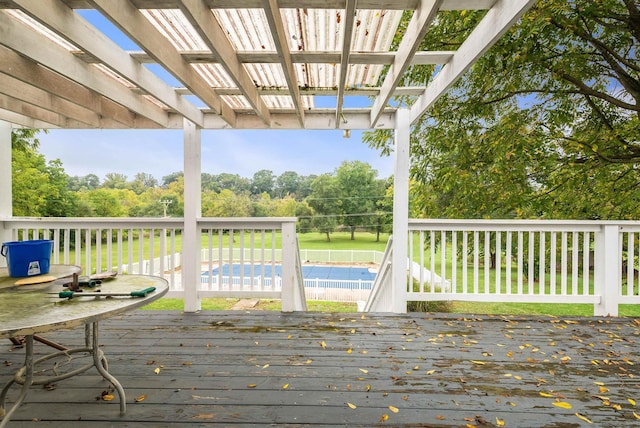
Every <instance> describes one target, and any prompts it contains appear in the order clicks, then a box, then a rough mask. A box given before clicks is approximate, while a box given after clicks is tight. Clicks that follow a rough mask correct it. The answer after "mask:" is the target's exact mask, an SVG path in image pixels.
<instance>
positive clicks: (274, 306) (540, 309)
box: [71, 232, 640, 317]
mask: <svg viewBox="0 0 640 428" xmlns="http://www.w3.org/2000/svg"><path fill="white" fill-rule="evenodd" d="M274 236H275V240H276V248H279V247H280V244H281V243H280V234H279V233H276V234H275V235H274ZM388 237H389V235H388V234H382V235H381V237H380V241H376V234H375V233H369V232H358V233H356V235H355V240H353V241H352V240H351V234H350V233H349V232H335V233H332V234H331V241H330V242H328V241H327V238H326V235H325V234H321V233H315V232H312V233H304V234H302V233H301V234H298V241H299V245H300V248H301V249H319V250H323V249H326V250H328V249H331V250H376V251H380V252H384V250H385V247H386V243H387V240H388ZM212 238H213V242H214V247H217V245H218V244H217V239H218V237H217V234H214V235H213V237H212ZM175 239H176V241H175V246H176V251H180V248H181V246H182V237H181V236H180V235H176V238H175ZM238 239H239V235H238V234H236V235H235V236H234V240H235V242H234V243H233V246H235V247H236V248H237V247H238V243H237V240H238ZM254 239H258V235H257V234H256V236H255V237H254ZM244 240H245V243H246V245H249V243H250V240H251V235H250V234H249V233H245V234H244ZM271 241H272V235H271V233H267V234H265V243H264V245H265V248H271ZM138 242H139V241H138V240H137V239H136V240H134V245H133V256H134V260H135V259H137V257H138V254H139V249H138ZM144 245H145V247H144V248H143V254H144V255H145V256H148V254H150V252H149V245H150V243H149V240H148V239H145V240H144ZM202 245H203V246H204V247H206V246H208V237H207V236H203V237H202ZM222 245H223V247H224V248H228V247H229V237H228V235H224V236H223V243H222ZM154 248H155V250H154V253H155V255H156V256H157V255H158V254H159V249H160V238H159V237H158V236H156V238H155V239H154ZM123 253H124V254H123V260H125V261H126V260H127V258H128V248H127V245H126V243H125V244H124V245H123ZM417 254H418V251H417V247H416V246H415V243H414V259H415V260H416V261H417V260H419V257H418V255H417ZM450 254H451V253H450V251H449V252H448V255H449V257H450ZM429 257H430V255H429V254H426V255H425V266H426V267H427V268H430V261H429ZM449 257H445V263H446V272H447V276H449V277H450V275H451V269H452V267H451V266H452V264H451V260H450V258H449ZM458 257H460V255H458ZM71 259H72V260H74V256H72V258H71ZM112 260H117V246H116V245H113V246H112ZM82 261H84V253H83V254H82ZM460 261H461V260H460V258H459V259H458V268H457V278H458V280H459V282H460V283H461V278H462V267H461V263H460ZM434 262H435V263H434V265H435V273H436V274H440V272H441V268H440V263H441V257H440V253H439V251H438V252H436V254H435V259H434ZM102 263H103V264H102V266H103V268H104V267H105V266H107V246H106V243H104V240H103V244H102ZM468 275H469V283H471V281H472V277H471V275H472V274H471V273H468ZM495 275H496V272H495V270H491V271H490V272H489V276H490V283H495V282H494V281H495ZM511 277H512V283H513V282H514V281H515V278H516V277H517V271H516V270H515V269H513V270H512V274H511ZM556 277H557V282H556V283H557V284H558V287H559V284H560V283H561V277H560V276H559V275H557V276H556ZM501 278H502V280H501V284H502V291H503V293H504V292H505V290H506V288H505V287H506V278H505V272H504V271H503V272H502V273H501ZM479 280H480V287H481V288H480V289H481V290H483V288H482V287H483V281H484V273H483V272H480V279H479ZM569 282H570V280H569ZM534 286H535V287H537V285H534ZM589 286H590V288H591V287H593V284H592V283H590V284H589ZM461 287H462V286H461V285H459V286H458V291H459V292H462V291H463V290H462V288H461ZM524 287H525V292H527V281H526V279H525V284H524ZM494 288H495V287H493V286H492V287H491V292H493V290H494ZM545 289H546V293H549V290H550V277H549V276H548V275H547V277H546V278H545ZM512 290H513V291H514V292H515V289H512ZM557 292H559V289H558V291H557ZM235 303H236V300H235V299H203V302H202V308H203V309H207V310H228V309H231V307H232V306H233V305H234V304H235ZM308 306H309V310H312V311H322V312H354V311H356V305H355V304H351V303H334V302H315V301H310V302H308ZM182 307H183V305H182V300H180V299H162V300H161V301H159V302H156V303H154V304H152V305H149V306H148V309H171V310H181V309H182ZM430 307H431V308H436V309H435V310H438V311H449V312H455V313H469V314H513V315H555V316H592V315H593V306H592V305H588V304H535V303H475V302H451V303H447V304H437V305H433V304H430ZM256 309H262V310H280V302H279V301H274V300H268V299H267V300H263V301H261V302H260V304H259V306H258V307H257V308H256ZM427 310H434V309H429V307H428V308H427ZM620 315H621V316H633V317H639V316H640V305H622V306H621V307H620Z"/></svg>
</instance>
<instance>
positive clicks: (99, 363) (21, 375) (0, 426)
mask: <svg viewBox="0 0 640 428" xmlns="http://www.w3.org/2000/svg"><path fill="white" fill-rule="evenodd" d="M98 336H99V330H98V322H97V321H96V322H93V323H91V324H86V325H85V347H84V348H76V349H69V350H66V351H59V352H56V353H53V354H49V355H47V356H44V357H42V358H39V359H38V360H37V361H34V358H33V345H34V335H28V336H25V358H24V366H23V367H22V368H21V369H20V370H18V372H17V373H16V375H15V376H14V377H13V378H12V379H11V380H10V381H9V382H7V384H6V385H5V386H4V388H3V389H2V392H0V417H1V418H2V421H0V428H4V427H5V426H6V425H7V424H8V423H9V420H10V419H11V416H12V415H13V413H14V412H15V411H16V410H17V409H18V407H20V405H21V404H22V402H23V401H24V399H25V398H26V396H27V392H28V391H29V388H30V387H31V386H32V385H44V384H47V383H50V382H55V381H57V380H62V379H66V378H69V377H72V376H75V375H77V374H80V373H82V372H85V371H87V370H88V369H90V368H91V367H95V368H96V370H98V372H99V373H100V374H101V375H102V377H103V378H104V379H105V380H107V381H108V382H109V383H111V385H113V388H114V389H115V390H116V391H117V392H118V396H119V398H120V414H121V415H124V414H125V412H126V411H127V401H126V396H125V393H124V388H123V387H122V385H121V384H120V382H119V381H118V379H116V378H115V377H114V376H113V375H112V374H111V373H109V371H108V370H109V365H108V363H107V358H106V357H105V356H104V353H103V352H102V350H101V349H100V347H99V343H98ZM80 352H84V353H90V354H91V357H92V360H93V361H92V363H91V364H87V365H85V366H84V367H80V368H77V369H75V370H72V371H70V372H68V373H65V374H61V375H58V376H53V377H37V378H34V375H33V371H34V367H35V366H36V365H37V364H40V363H43V362H45V361H47V360H50V359H53V358H58V357H60V356H69V355H71V354H75V353H80ZM14 383H18V384H20V385H22V390H21V391H20V395H19V396H18V398H17V400H16V401H15V403H14V404H13V407H11V409H10V410H9V411H8V412H5V401H6V397H7V393H8V392H9V389H11V386H12V385H13V384H14Z"/></svg>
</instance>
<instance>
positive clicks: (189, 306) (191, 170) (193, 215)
mask: <svg viewBox="0 0 640 428" xmlns="http://www.w3.org/2000/svg"><path fill="white" fill-rule="evenodd" d="M200 140H201V131H200V128H198V127H197V126H196V125H195V124H194V123H193V122H191V121H189V120H187V119H184V228H183V230H182V285H183V287H184V311H185V312H197V311H199V310H200V307H201V306H200V296H198V288H199V287H200V234H199V233H198V219H199V218H200V216H201V215H202V209H201V199H202V197H201V193H202V192H201V190H200V189H201V180H202V179H201V174H200V172H201V170H202V145H201V141H200Z"/></svg>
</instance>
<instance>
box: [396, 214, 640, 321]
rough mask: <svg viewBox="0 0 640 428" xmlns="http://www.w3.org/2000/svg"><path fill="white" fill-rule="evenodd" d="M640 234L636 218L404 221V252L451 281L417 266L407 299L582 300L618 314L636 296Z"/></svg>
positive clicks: (636, 300)
mask: <svg viewBox="0 0 640 428" xmlns="http://www.w3.org/2000/svg"><path fill="white" fill-rule="evenodd" d="M639 235H640V223H638V222H590V221H483V220H410V222H409V259H411V260H413V261H414V262H417V263H418V265H419V266H423V267H424V268H426V271H429V272H432V273H435V274H436V275H438V276H439V277H440V278H441V280H442V281H446V282H447V283H448V284H449V287H437V286H436V283H435V281H428V278H426V277H425V276H424V275H422V274H420V273H419V274H418V275H417V280H414V281H411V282H410V283H409V284H408V286H407V301H429V300H431V301H434V300H465V301H476V302H526V303H588V304H593V305H594V313H595V314H596V315H617V313H618V305H619V304H624V303H629V304H637V303H640V296H638V287H640V283H639V282H638V279H637V271H638V244H637V242H638V237H639ZM623 262H624V266H625V269H623ZM410 266H413V265H412V264H411V265H410ZM412 270H413V267H410V268H409V277H416V275H415V274H414V273H413V272H412ZM623 271H624V272H623ZM421 272H422V271H421ZM623 275H624V281H623ZM627 278H630V281H627ZM627 282H628V283H627Z"/></svg>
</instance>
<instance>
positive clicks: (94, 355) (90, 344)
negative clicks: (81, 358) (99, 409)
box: [0, 265, 169, 428]
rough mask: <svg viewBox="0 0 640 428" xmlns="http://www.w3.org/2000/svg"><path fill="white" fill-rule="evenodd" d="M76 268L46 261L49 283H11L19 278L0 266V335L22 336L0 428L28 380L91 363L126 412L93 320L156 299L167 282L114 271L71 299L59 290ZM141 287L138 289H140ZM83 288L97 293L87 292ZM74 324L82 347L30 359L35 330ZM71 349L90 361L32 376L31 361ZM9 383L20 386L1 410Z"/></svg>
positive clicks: (40, 380) (46, 379) (40, 381)
mask: <svg viewBox="0 0 640 428" xmlns="http://www.w3.org/2000/svg"><path fill="white" fill-rule="evenodd" d="M78 272H80V268H79V267H77V266H71V265H52V266H51V269H50V271H49V273H48V276H49V278H47V279H49V282H46V283H41V284H30V285H16V284H15V283H16V280H19V279H18V278H11V277H9V273H8V271H7V269H6V268H0V338H9V339H11V338H13V339H15V338H17V337H24V343H25V351H26V352H25V361H24V365H23V367H21V368H20V369H19V370H18V371H17V372H16V373H15V375H14V377H13V378H12V379H11V380H9V382H7V384H6V385H5V387H4V388H3V390H2V392H1V393H0V416H2V415H4V417H3V418H2V422H0V428H3V427H4V426H5V425H6V424H7V423H8V422H9V420H10V419H11V415H12V414H13V413H14V412H15V411H16V409H17V408H18V407H19V406H20V405H21V404H22V402H23V401H24V399H25V398H26V396H27V393H28V391H29V388H30V387H31V386H32V385H46V384H50V383H53V382H56V381H59V380H62V379H67V378H69V377H71V376H75V375H77V374H80V373H83V372H85V371H87V370H89V369H90V368H92V367H95V368H96V369H97V370H98V372H99V373H100V374H101V375H102V376H103V377H104V378H105V379H106V380H108V381H109V382H110V383H111V384H112V385H113V387H114V389H115V390H116V391H117V392H118V396H119V398H120V413H121V414H124V413H125V412H126V398H125V393H124V389H123V388H122V385H121V384H120V382H118V380H117V379H116V378H115V377H114V376H113V375H112V374H110V373H109V371H108V364H107V359H106V357H105V356H104V353H103V352H102V350H101V349H100V348H99V347H98V323H99V322H100V321H102V320H105V319H107V318H110V317H113V316H115V315H118V314H122V313H124V312H127V311H131V310H133V309H136V308H139V307H142V306H144V305H147V304H148V303H151V302H152V301H154V300H157V299H159V298H160V297H162V296H163V295H165V294H166V293H167V291H168V290H169V285H168V282H167V281H166V280H165V279H163V278H160V277H155V276H147V275H118V276H117V277H115V278H113V279H111V280H109V281H105V282H103V283H101V284H99V285H97V286H95V287H94V288H85V289H83V291H82V292H75V293H74V294H73V295H72V296H71V298H68V297H60V295H59V293H60V292H67V291H68V287H66V288H65V287H64V285H70V284H71V283H73V281H76V282H77V280H78V276H77V275H78ZM52 277H53V278H52ZM65 278H66V279H65ZM69 278H73V279H71V280H69ZM65 281H66V282H65ZM142 290H144V292H142V293H140V291H142ZM89 293H94V294H99V295H98V296H89V295H88V294H89ZM132 293H133V295H132ZM109 294H121V296H109ZM136 295H137V296H136ZM79 326H84V339H85V340H84V346H83V347H79V348H74V349H64V350H60V351H58V352H54V353H52V354H49V355H46V356H43V357H41V358H38V359H37V360H35V361H34V349H33V345H34V337H36V339H38V338H39V337H38V336H37V335H38V334H41V333H47V332H51V331H55V330H62V329H70V328H75V327H79ZM45 343H46V341H45ZM73 354H84V355H86V356H87V357H90V358H91V362H90V363H87V364H86V365H81V366H80V367H77V368H76V367H73V368H72V369H70V370H69V371H68V372H65V373H61V372H60V371H58V370H56V372H55V373H54V374H53V375H49V376H44V375H34V370H35V368H36V366H38V365H40V364H42V363H44V362H46V361H49V360H53V359H56V358H58V359H60V358H66V359H68V358H70V356H71V355H73ZM43 372H46V370H45V371H43ZM14 383H17V384H20V385H22V391H21V392H20V395H19V396H18V398H17V399H16V401H15V403H14V404H13V407H12V408H11V409H10V410H8V411H5V400H6V396H7V393H8V391H9V389H10V388H11V386H12V385H13V384H14Z"/></svg>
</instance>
